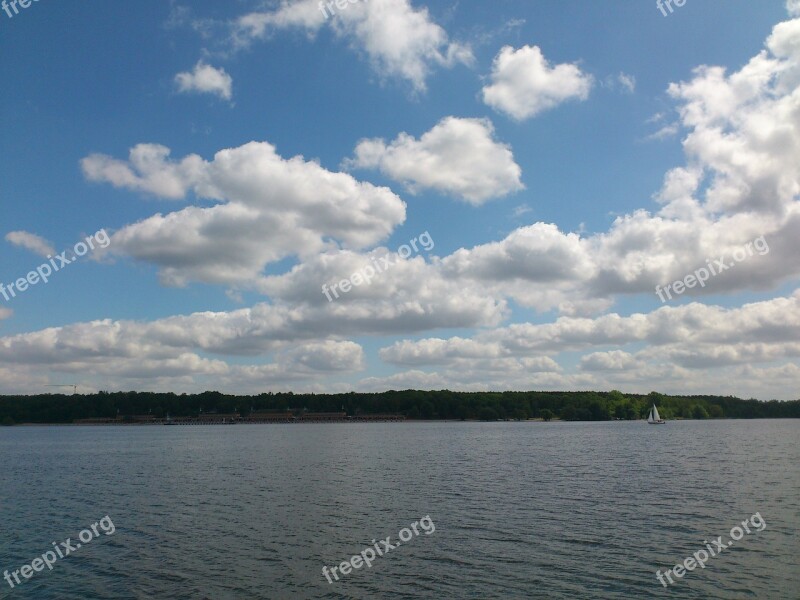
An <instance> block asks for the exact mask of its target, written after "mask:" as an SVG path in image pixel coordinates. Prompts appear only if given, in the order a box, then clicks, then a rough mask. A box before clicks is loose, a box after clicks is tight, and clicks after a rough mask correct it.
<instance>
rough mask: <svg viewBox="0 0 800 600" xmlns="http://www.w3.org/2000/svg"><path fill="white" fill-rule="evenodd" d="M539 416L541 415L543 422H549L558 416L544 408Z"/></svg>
mask: <svg viewBox="0 0 800 600" xmlns="http://www.w3.org/2000/svg"><path fill="white" fill-rule="evenodd" d="M539 414H540V415H541V417H542V420H543V421H549V420H550V419H552V418H553V417H555V416H556V415H555V413H554V412H553V411H552V410H550V409H549V408H543V409H542V410H541V411H540V412H539Z"/></svg>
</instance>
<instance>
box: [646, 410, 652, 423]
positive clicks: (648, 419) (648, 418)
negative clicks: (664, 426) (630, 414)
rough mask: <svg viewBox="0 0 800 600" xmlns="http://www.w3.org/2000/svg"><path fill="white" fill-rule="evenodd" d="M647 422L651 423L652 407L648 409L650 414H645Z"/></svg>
mask: <svg viewBox="0 0 800 600" xmlns="http://www.w3.org/2000/svg"><path fill="white" fill-rule="evenodd" d="M647 422H648V423H652V422H653V409H652V408H651V409H650V414H649V415H647Z"/></svg>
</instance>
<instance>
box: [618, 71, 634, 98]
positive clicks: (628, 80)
mask: <svg viewBox="0 0 800 600" xmlns="http://www.w3.org/2000/svg"><path fill="white" fill-rule="evenodd" d="M617 81H618V82H619V84H620V85H621V86H622V87H623V89H624V90H626V91H627V92H628V93H629V94H632V93H633V92H635V91H636V77H634V76H633V75H628V74H627V73H620V74H619V75H618V76H617Z"/></svg>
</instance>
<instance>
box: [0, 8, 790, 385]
mask: <svg viewBox="0 0 800 600" xmlns="http://www.w3.org/2000/svg"><path fill="white" fill-rule="evenodd" d="M318 4H319V3H318V2H316V1H311V0H295V1H291V2H248V1H244V0H243V1H240V2H233V3H219V2H205V1H196V2H192V3H181V2H177V1H175V2H171V3H168V2H155V1H154V0H144V1H142V2H137V3H132V4H131V3H126V4H122V3H102V4H101V3H99V2H97V1H90V2H82V3H56V2H53V1H52V0H40V1H38V2H33V3H32V4H31V5H30V6H29V7H28V8H21V7H17V9H18V14H13V13H14V10H13V7H11V8H10V9H9V10H10V11H11V13H12V17H8V15H7V14H6V13H5V12H2V11H0V51H2V55H3V56H4V57H5V60H3V61H0V81H2V82H3V83H2V86H1V87H0V100H2V102H1V103H0V128H1V129H2V140H3V150H4V152H3V157H4V158H3V160H2V161H0V199H1V200H0V201H2V206H3V213H2V218H3V221H2V224H3V228H4V230H3V231H2V232H0V233H2V235H3V240H2V242H1V243H0V282H3V283H4V284H5V285H6V286H8V285H9V284H13V283H14V282H16V281H17V280H19V279H20V278H26V277H27V274H28V273H29V272H30V271H35V269H36V268H37V267H38V266H40V265H41V264H43V263H44V262H46V261H47V256H48V255H49V254H50V252H52V251H53V250H57V252H61V251H62V250H66V249H70V248H72V247H73V245H74V244H75V243H76V242H78V241H80V240H82V239H85V238H86V237H87V236H90V235H92V234H94V233H95V232H98V231H100V230H104V231H105V232H107V233H108V234H109V236H110V238H109V240H110V241H109V244H108V246H107V247H106V248H98V249H97V250H96V251H94V252H92V253H90V255H88V256H85V257H83V258H80V259H78V260H76V261H75V262H74V263H73V264H70V265H69V267H68V268H65V270H64V271H63V272H58V273H55V274H54V275H53V276H52V278H51V279H50V281H49V282H48V283H46V284H45V283H43V282H41V281H39V282H38V283H36V284H32V285H30V286H29V287H28V289H27V290H25V291H24V292H20V293H19V294H18V295H17V296H15V297H9V298H8V299H6V298H4V297H3V296H0V336H1V337H0V392H5V393H35V392H40V391H43V389H45V387H44V386H46V385H47V384H49V383H53V382H56V383H60V382H61V381H62V380H64V381H66V380H69V382H74V383H76V384H78V385H79V386H80V388H81V389H82V390H83V391H92V390H98V389H146V390H150V389H154V390H173V391H178V392H181V391H196V390H204V389H212V388H213V389H220V390H222V391H230V392H260V391H266V390H279V389H294V390H317V391H339V390H350V389H357V390H383V389H404V388H409V387H414V388H434V389H439V388H451V389H476V390H481V389H612V388H617V389H622V390H623V391H630V392H647V391H650V390H651V389H658V390H659V391H664V392H670V393H733V394H739V395H745V396H753V397H759V398H772V397H777V398H792V397H794V396H795V395H796V391H795V390H796V384H797V382H798V375H800V370H799V369H798V365H797V364H796V362H797V356H798V352H800V347H798V345H797V343H796V342H795V340H796V339H800V338H798V336H797V334H798V333H800V331H798V328H799V327H800V326H798V323H800V318H798V316H799V315H798V303H800V297H798V294H797V292H796V291H795V289H796V283H797V275H798V272H797V266H796V263H797V260H796V258H797V250H798V248H797V244H796V243H793V240H796V239H797V235H796V233H797V228H798V226H797V225H796V223H797V222H798V219H800V217H799V216H798V202H797V194H798V189H800V188H798V182H799V181H800V173H798V168H799V167H798V166H797V165H798V164H800V163H798V161H797V157H798V147H800V143H798V139H800V136H798V135H797V134H798V127H800V123H798V118H797V117H796V116H792V115H796V114H798V113H797V112H792V107H793V106H795V104H796V103H797V100H796V97H797V96H798V94H800V92H798V91H797V87H798V78H797V77H796V75H795V73H796V72H797V71H796V69H800V67H798V66H797V62H798V60H800V58H799V57H798V51H797V50H796V48H797V47H798V46H799V45H798V44H797V42H798V37H797V35H798V31H799V30H800V29H799V28H800V25H797V23H798V21H796V20H793V19H792V17H793V16H794V15H796V14H798V6H797V5H796V3H794V2H793V0H790V2H789V4H788V5H787V4H786V3H785V2H783V1H782V0H780V1H779V0H775V1H763V2H758V3H754V2H747V1H738V0H737V1H730V0H727V1H725V2H722V1H719V2H705V1H704V2H699V1H696V0H695V1H692V0H688V1H687V2H686V4H685V5H684V6H682V7H675V6H673V9H674V10H673V12H672V13H668V15H667V16H666V17H665V16H663V15H662V12H661V11H660V10H659V9H658V8H657V6H656V2H655V1H653V2H649V1H647V2H636V3H633V2H630V3H622V2H605V3H603V2H592V3H587V2H582V1H581V2H579V1H574V2H573V1H567V0H564V1H559V2H555V1H536V2H533V1H530V0H527V1H523V0H519V1H517V0H507V1H498V2H492V3H486V2H479V1H477V0H471V1H466V0H462V1H460V2H440V3H436V4H429V5H425V4H424V3H422V2H417V1H410V0H370V1H369V2H356V3H349V4H347V5H346V7H345V8H342V9H334V11H331V12H333V14H328V15H327V18H326V17H325V16H323V14H322V11H320V10H319V6H318ZM704 65H705V66H706V67H704ZM719 68H722V69H724V71H723V70H721V69H719ZM659 198H660V199H659ZM425 231H427V232H429V234H430V236H431V239H432V240H434V241H435V247H434V248H433V249H431V250H430V251H423V252H420V253H418V254H415V255H414V256H412V257H410V258H409V259H407V260H402V261H399V263H398V264H397V265H396V266H395V267H393V268H392V269H391V270H388V271H386V272H385V273H381V274H377V275H376V276H375V278H374V280H373V281H372V282H371V283H370V284H369V285H360V286H355V287H354V289H353V291H352V292H350V293H348V294H345V295H343V296H342V297H341V298H340V299H338V300H335V301H333V302H328V301H327V300H326V298H325V296H324V295H322V293H321V291H320V289H321V286H322V285H323V284H328V285H330V284H332V283H336V282H339V281H341V280H344V279H346V278H349V277H350V275H351V274H352V273H354V272H357V271H359V270H362V269H364V268H365V266H366V265H367V264H369V261H370V259H371V258H372V257H375V256H379V255H383V254H384V253H385V252H387V251H390V250H391V251H393V250H396V249H397V248H398V247H400V246H401V245H402V244H405V243H407V242H408V241H410V240H411V239H412V238H415V237H418V236H419V235H420V234H422V233H423V232H425ZM762 236H763V240H764V244H768V242H770V241H771V242H772V243H769V244H768V247H769V251H768V252H766V253H761V252H755V253H752V252H751V255H748V256H747V258H746V259H744V260H743V261H741V264H737V265H736V268H735V269H729V270H728V271H726V272H725V273H720V274H719V275H718V276H716V275H715V276H713V277H711V278H710V279H709V281H708V284H707V285H705V286H704V287H702V288H700V287H694V288H692V289H687V290H686V292H685V293H683V294H680V295H679V294H675V296H674V297H673V298H672V299H671V300H670V301H668V302H662V301H661V300H660V299H659V297H658V296H657V295H656V293H655V292H654V288H655V286H656V285H660V286H662V287H663V286H666V285H668V284H670V283H671V282H674V281H677V280H683V279H684V278H685V277H686V276H687V275H690V274H692V273H693V272H695V271H696V270H697V269H698V268H701V267H703V266H704V265H705V264H706V261H707V259H709V258H710V257H711V256H712V255H713V256H714V257H722V256H728V257H730V256H732V253H733V252H734V250H735V249H737V248H739V247H744V246H745V245H746V244H747V243H752V241H753V240H755V239H757V238H760V237H762ZM764 247H766V246H764ZM757 248H758V247H756V249H757ZM729 260H730V259H729ZM23 287H25V286H24V285H23ZM793 327H794V328H795V329H793ZM776 332H779V333H776Z"/></svg>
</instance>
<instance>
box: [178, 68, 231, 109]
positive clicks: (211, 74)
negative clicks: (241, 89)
mask: <svg viewBox="0 0 800 600" xmlns="http://www.w3.org/2000/svg"><path fill="white" fill-rule="evenodd" d="M175 84H176V85H177V86H178V91H179V92H197V93H203V94H214V95H216V96H219V97H220V98H224V99H225V100H230V99H231V98H232V97H233V78H232V77H231V76H230V75H228V74H227V73H226V72H225V69H222V68H219V69H217V68H215V67H212V66H211V65H207V64H205V63H204V62H203V61H202V60H201V61H199V62H198V63H197V64H196V65H195V66H194V69H192V71H186V72H183V73H178V74H177V75H175Z"/></svg>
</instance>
